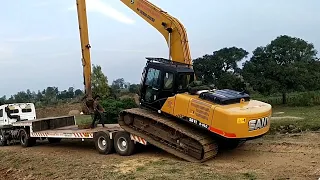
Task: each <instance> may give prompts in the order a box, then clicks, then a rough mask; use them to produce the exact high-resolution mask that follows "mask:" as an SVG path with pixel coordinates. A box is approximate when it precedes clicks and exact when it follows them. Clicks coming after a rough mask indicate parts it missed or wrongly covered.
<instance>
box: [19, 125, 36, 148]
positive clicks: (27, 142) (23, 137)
mask: <svg viewBox="0 0 320 180" xmlns="http://www.w3.org/2000/svg"><path fill="white" fill-rule="evenodd" d="M20 144H21V146H22V147H31V146H33V145H35V144H36V139H35V138H31V137H30V135H29V133H28V132H27V131H26V130H25V129H21V130H20Z"/></svg>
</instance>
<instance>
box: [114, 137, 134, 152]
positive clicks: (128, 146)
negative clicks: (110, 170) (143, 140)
mask: <svg viewBox="0 0 320 180" xmlns="http://www.w3.org/2000/svg"><path fill="white" fill-rule="evenodd" d="M113 142H114V148H115V150H116V152H117V153H118V154H119V155H121V156H130V155H132V154H133V152H134V151H135V143H134V141H133V140H131V138H130V134H129V133H128V132H126V131H119V132H117V133H116V135H115V136H114V141H113Z"/></svg>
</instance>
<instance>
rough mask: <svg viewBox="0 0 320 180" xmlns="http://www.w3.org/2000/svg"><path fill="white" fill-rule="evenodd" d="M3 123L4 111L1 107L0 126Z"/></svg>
mask: <svg viewBox="0 0 320 180" xmlns="http://www.w3.org/2000/svg"><path fill="white" fill-rule="evenodd" d="M3 125H5V113H4V109H3V108H1V109H0V126H3Z"/></svg>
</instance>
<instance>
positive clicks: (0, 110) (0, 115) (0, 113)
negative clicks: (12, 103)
mask: <svg viewBox="0 0 320 180" xmlns="http://www.w3.org/2000/svg"><path fill="white" fill-rule="evenodd" d="M0 117H3V109H0Z"/></svg>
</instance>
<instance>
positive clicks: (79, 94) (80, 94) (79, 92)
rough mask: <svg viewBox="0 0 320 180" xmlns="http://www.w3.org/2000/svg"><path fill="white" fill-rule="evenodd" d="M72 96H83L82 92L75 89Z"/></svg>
mask: <svg viewBox="0 0 320 180" xmlns="http://www.w3.org/2000/svg"><path fill="white" fill-rule="evenodd" d="M74 95H75V96H76V97H79V96H82V95H83V92H82V91H81V90H80V89H77V90H75V91H74Z"/></svg>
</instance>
